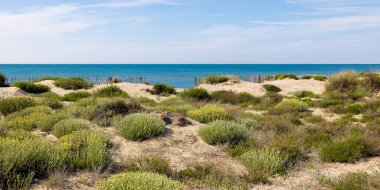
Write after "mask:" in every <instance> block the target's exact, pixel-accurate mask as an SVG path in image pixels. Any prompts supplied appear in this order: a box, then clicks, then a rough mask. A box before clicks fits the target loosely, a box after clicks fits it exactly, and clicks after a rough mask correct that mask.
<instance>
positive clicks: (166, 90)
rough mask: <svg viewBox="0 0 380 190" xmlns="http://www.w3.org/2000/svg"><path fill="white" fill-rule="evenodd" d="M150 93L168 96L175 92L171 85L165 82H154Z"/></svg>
mask: <svg viewBox="0 0 380 190" xmlns="http://www.w3.org/2000/svg"><path fill="white" fill-rule="evenodd" d="M152 93H153V94H157V95H164V96H169V95H171V94H175V93H176V90H175V88H174V87H173V86H168V85H166V84H155V85H154V86H153V90H152Z"/></svg>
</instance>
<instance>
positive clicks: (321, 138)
mask: <svg viewBox="0 0 380 190" xmlns="http://www.w3.org/2000/svg"><path fill="white" fill-rule="evenodd" d="M330 142H331V136H330V135H329V134H327V133H323V132H315V133H310V134H306V135H305V136H304V139H303V146H305V147H306V148H319V147H321V146H323V145H325V144H327V143H330Z"/></svg>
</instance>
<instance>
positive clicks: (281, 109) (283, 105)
mask: <svg viewBox="0 0 380 190" xmlns="http://www.w3.org/2000/svg"><path fill="white" fill-rule="evenodd" d="M308 107H309V105H307V103H305V102H303V101H300V100H296V99H285V100H282V102H280V103H279V104H277V105H276V106H275V107H274V109H273V110H271V112H273V113H275V114H276V113H289V112H304V111H306V110H307V109H308Z"/></svg>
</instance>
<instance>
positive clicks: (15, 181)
mask: <svg viewBox="0 0 380 190" xmlns="http://www.w3.org/2000/svg"><path fill="white" fill-rule="evenodd" d="M18 133H19V135H18V134H10V135H8V137H5V138H0V152H1V154H0V163H1V164H0V186H1V187H2V188H5V189H25V188H27V186H28V185H29V184H30V183H31V182H32V181H33V179H34V178H41V177H46V176H47V175H48V174H49V173H50V172H52V171H54V170H56V169H58V168H60V167H62V166H63V159H62V157H63V154H62V152H61V151H60V150H59V149H57V148H56V147H55V146H54V145H53V144H52V143H51V142H49V141H48V140H45V139H43V138H40V137H37V136H32V135H27V133H24V132H20V131H18ZM20 135H22V136H23V137H24V138H20ZM13 137H16V138H13Z"/></svg>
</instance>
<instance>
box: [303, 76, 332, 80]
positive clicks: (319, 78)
mask: <svg viewBox="0 0 380 190" xmlns="http://www.w3.org/2000/svg"><path fill="white" fill-rule="evenodd" d="M301 79H314V80H319V81H325V80H327V77H326V76H323V75H303V76H302V77H301Z"/></svg>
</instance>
